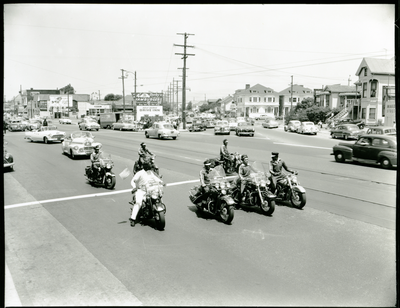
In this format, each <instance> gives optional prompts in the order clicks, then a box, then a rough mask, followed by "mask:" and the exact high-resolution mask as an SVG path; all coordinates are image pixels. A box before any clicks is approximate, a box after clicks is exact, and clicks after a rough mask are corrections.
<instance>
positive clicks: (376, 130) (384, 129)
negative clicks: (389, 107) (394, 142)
mask: <svg viewBox="0 0 400 308" xmlns="http://www.w3.org/2000/svg"><path fill="white" fill-rule="evenodd" d="M367 134H376V135H397V131H396V129H395V128H394V127H390V126H377V127H370V128H368V129H367Z"/></svg>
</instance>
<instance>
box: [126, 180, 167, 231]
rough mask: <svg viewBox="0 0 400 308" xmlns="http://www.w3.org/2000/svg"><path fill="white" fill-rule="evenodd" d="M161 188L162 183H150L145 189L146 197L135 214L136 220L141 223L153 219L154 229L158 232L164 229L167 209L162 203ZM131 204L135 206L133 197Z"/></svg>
mask: <svg viewBox="0 0 400 308" xmlns="http://www.w3.org/2000/svg"><path fill="white" fill-rule="evenodd" d="M163 187H164V185H163V184H162V183H156V182H153V183H152V184H151V183H150V184H149V185H148V186H147V187H146V196H145V198H144V199H143V204H142V206H141V208H140V209H139V212H138V214H137V220H138V221H141V222H144V221H145V220H150V219H154V222H155V225H156V228H157V229H158V230H160V231H162V230H164V228H165V213H166V212H167V208H166V206H165V204H164V203H163V202H162V196H163ZM132 193H133V191H132ZM131 204H135V195H134V196H133V200H132V203H131ZM131 211H132V208H131Z"/></svg>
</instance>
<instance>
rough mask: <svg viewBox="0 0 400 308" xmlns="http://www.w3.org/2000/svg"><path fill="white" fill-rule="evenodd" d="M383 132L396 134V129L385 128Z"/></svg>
mask: <svg viewBox="0 0 400 308" xmlns="http://www.w3.org/2000/svg"><path fill="white" fill-rule="evenodd" d="M385 134H396V129H395V128H388V129H385Z"/></svg>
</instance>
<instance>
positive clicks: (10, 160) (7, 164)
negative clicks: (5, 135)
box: [3, 139, 14, 170]
mask: <svg viewBox="0 0 400 308" xmlns="http://www.w3.org/2000/svg"><path fill="white" fill-rule="evenodd" d="M7 144H8V143H7V141H4V139H3V170H4V169H10V170H14V157H13V156H12V155H11V154H10V153H8V151H7V150H6V145H7Z"/></svg>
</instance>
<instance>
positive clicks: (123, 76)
mask: <svg viewBox="0 0 400 308" xmlns="http://www.w3.org/2000/svg"><path fill="white" fill-rule="evenodd" d="M124 71H125V70H123V69H122V68H121V73H122V75H121V77H119V79H122V101H123V102H124V113H125V83H124V79H125V75H124Z"/></svg>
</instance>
